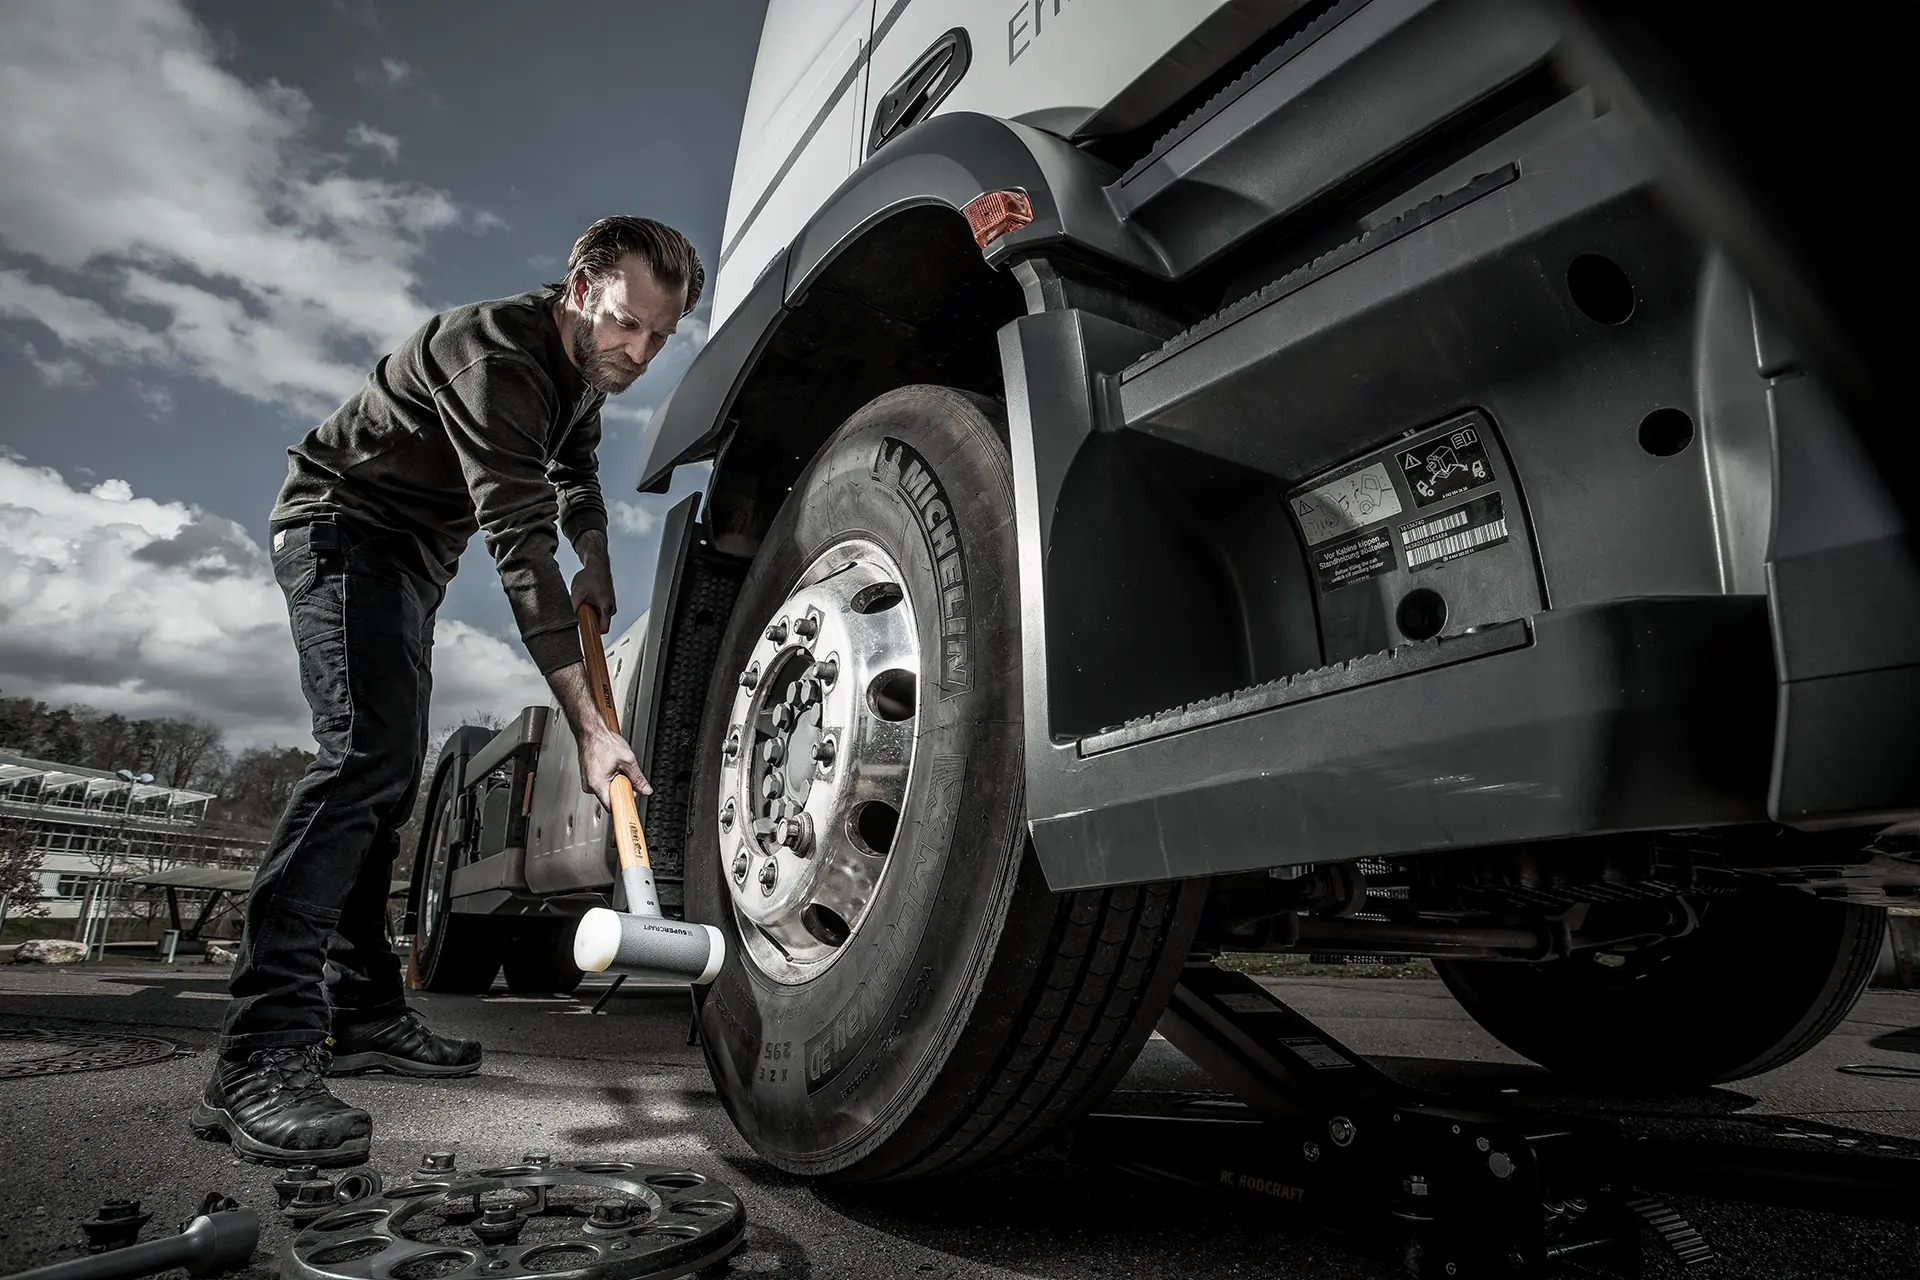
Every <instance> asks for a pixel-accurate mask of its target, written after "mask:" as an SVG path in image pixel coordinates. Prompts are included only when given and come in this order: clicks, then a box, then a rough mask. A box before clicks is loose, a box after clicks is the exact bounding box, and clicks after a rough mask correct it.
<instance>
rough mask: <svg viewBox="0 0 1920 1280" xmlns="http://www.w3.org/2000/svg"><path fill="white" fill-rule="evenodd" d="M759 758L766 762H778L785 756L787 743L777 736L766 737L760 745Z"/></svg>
mask: <svg viewBox="0 0 1920 1280" xmlns="http://www.w3.org/2000/svg"><path fill="white" fill-rule="evenodd" d="M760 758H761V759H762V760H765V761H766V762H767V763H768V764H779V763H780V762H781V761H783V760H785V759H786V758H787V744H786V743H784V742H782V741H780V739H778V738H768V739H767V740H766V741H765V742H764V743H762V744H761V746H760Z"/></svg>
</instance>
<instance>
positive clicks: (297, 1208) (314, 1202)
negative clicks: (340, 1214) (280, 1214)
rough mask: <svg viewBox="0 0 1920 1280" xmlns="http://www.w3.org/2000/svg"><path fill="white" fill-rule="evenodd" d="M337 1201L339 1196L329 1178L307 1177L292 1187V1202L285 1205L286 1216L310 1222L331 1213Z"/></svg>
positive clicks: (338, 1201)
mask: <svg viewBox="0 0 1920 1280" xmlns="http://www.w3.org/2000/svg"><path fill="white" fill-rule="evenodd" d="M339 1203H340V1196H339V1194H338V1193H337V1192H336V1191H335V1190H334V1186H333V1183H332V1181H331V1180H329V1179H327V1178H309V1179H307V1180H306V1181H305V1182H303V1183H301V1184H300V1185H299V1186H298V1187H296V1188H294V1192H293V1203H291V1204H289V1205H288V1206H287V1216H288V1217H289V1218H292V1219H293V1220H294V1221H295V1222H303V1223H304V1222H312V1221H313V1220H314V1219H315V1218H318V1217H322V1216H324V1215H326V1214H328V1213H331V1212H332V1211H333V1209H334V1208H335V1207H336V1206H337V1205H338V1204H339Z"/></svg>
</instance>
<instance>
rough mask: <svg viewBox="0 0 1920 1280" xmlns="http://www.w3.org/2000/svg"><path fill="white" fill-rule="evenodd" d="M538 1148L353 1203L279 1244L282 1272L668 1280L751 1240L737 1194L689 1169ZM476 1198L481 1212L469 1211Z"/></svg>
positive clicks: (397, 1279) (299, 1275) (384, 1278)
mask: <svg viewBox="0 0 1920 1280" xmlns="http://www.w3.org/2000/svg"><path fill="white" fill-rule="evenodd" d="M538 1157H539V1153H532V1154H530V1155H529V1156H528V1157H526V1158H525V1159H523V1161H522V1163H520V1164H517V1165H505V1166H502V1167H499V1168H490V1169H481V1170H479V1171H478V1172H474V1173H466V1174H461V1173H456V1172H455V1171H454V1170H452V1169H451V1168H449V1169H447V1170H445V1171H444V1173H442V1174H441V1176H440V1177H439V1178H438V1179H431V1178H430V1179H427V1180H415V1181H411V1182H409V1183H407V1184H405V1185H403V1186H399V1187H396V1188H394V1193H393V1194H392V1195H375V1196H369V1197H368V1198H366V1199H364V1200H360V1201H357V1202H355V1203H354V1204H352V1205H351V1206H347V1207H345V1208H343V1209H342V1211H340V1212H338V1213H333V1214H329V1215H327V1216H326V1217H323V1218H321V1219H320V1220H319V1221H317V1222H314V1223H312V1224H310V1225H308V1226H307V1227H305V1228H304V1229H303V1230H301V1231H299V1232H297V1233H295V1234H294V1235H293V1236H292V1237H291V1238H290V1239H289V1240H288V1241H287V1243H286V1244H285V1245H284V1246H283V1247H282V1249H281V1252H280V1259H279V1274H280V1276H281V1278H282V1280H407V1278H409V1277H413V1276H417V1275H420V1274H435V1275H450V1274H452V1273H454V1272H460V1273H462V1274H466V1273H468V1272H472V1273H473V1274H478V1275H484V1276H486V1277H488V1280H530V1278H531V1277H533V1276H551V1275H553V1274H554V1273H556V1272H565V1273H566V1274H568V1275H573V1276H590V1277H591V1278H592V1280H672V1278H673V1277H676V1276H688V1275H692V1274H694V1273H695V1272H698V1271H702V1270H704V1269H706V1268H708V1267H712V1266H714V1265H715V1264H716V1263H718V1262H720V1261H721V1260H722V1259H724V1258H726V1257H727V1256H728V1255H729V1254H730V1253H732V1252H733V1251H734V1250H735V1249H737V1248H738V1247H739V1246H740V1244H741V1242H742V1241H743V1240H744V1239H745V1237H746V1227H747V1211H746V1208H745V1207H744V1206H743V1205H742V1204H741V1203H740V1198H739V1197H738V1196H736V1195H735V1194H734V1193H733V1191H731V1190H730V1189H729V1188H727V1187H725V1186H723V1185H721V1184H720V1183H718V1182H715V1181H713V1180H712V1179H710V1178H707V1177H706V1176H704V1175H702V1174H699V1173H695V1172H694V1171H692V1170H690V1169H675V1168H672V1167H670V1166H662V1165H647V1164H639V1163H636V1162H633V1161H626V1160H598V1161H591V1162H586V1163H565V1162H559V1161H553V1160H541V1159H539V1158H538ZM474 1205H479V1206H480V1209H479V1212H478V1213H471V1212H469V1209H470V1207H471V1206H474Z"/></svg>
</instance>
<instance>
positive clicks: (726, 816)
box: [720, 800, 734, 831]
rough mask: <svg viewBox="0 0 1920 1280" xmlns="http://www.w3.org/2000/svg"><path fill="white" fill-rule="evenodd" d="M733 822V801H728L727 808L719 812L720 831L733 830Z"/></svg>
mask: <svg viewBox="0 0 1920 1280" xmlns="http://www.w3.org/2000/svg"><path fill="white" fill-rule="evenodd" d="M733 821H734V818H733V801H731V800H729V801H727V807H726V808H724V809H722V810H721V811H720V829H721V830H722V831H731V830H733Z"/></svg>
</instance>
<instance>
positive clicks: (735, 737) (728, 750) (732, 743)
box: [721, 729, 740, 761]
mask: <svg viewBox="0 0 1920 1280" xmlns="http://www.w3.org/2000/svg"><path fill="white" fill-rule="evenodd" d="M721 753H722V754H723V755H725V756H726V757H727V759H728V760H729V761H731V760H737V759H739V757H740V731H739V730H738V729H735V730H733V731H732V732H731V733H729V734H728V735H727V745H726V746H725V747H723V748H722V749H721Z"/></svg>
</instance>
